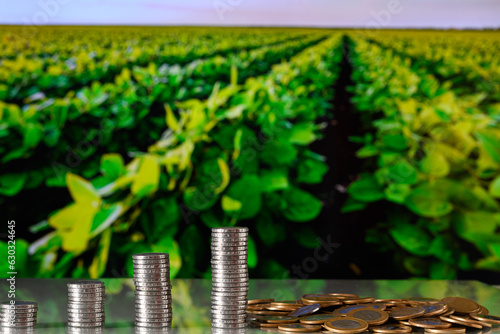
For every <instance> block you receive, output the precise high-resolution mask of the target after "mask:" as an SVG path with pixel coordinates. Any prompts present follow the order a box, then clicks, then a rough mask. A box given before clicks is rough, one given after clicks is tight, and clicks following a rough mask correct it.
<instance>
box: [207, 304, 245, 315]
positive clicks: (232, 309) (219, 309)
mask: <svg viewBox="0 0 500 334" xmlns="http://www.w3.org/2000/svg"><path fill="white" fill-rule="evenodd" d="M210 311H211V312H212V313H221V314H222V313H227V314H230V313H239V312H242V311H245V312H246V311H247V308H246V306H243V305H233V306H231V305H226V306H221V305H212V306H211V307H210Z"/></svg>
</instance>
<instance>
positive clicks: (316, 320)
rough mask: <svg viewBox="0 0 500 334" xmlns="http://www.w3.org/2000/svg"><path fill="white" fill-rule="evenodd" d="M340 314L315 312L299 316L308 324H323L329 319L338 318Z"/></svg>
mask: <svg viewBox="0 0 500 334" xmlns="http://www.w3.org/2000/svg"><path fill="white" fill-rule="evenodd" d="M337 317H338V316H336V315H333V314H313V315H309V316H306V317H301V318H299V321H300V322H301V323H302V324H308V325H322V324H324V323H325V322H327V321H330V320H333V319H334V318H337Z"/></svg>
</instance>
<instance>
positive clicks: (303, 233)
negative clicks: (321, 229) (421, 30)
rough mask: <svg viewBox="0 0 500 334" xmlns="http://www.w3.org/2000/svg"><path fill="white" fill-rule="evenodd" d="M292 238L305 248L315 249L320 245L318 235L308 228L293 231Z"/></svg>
mask: <svg viewBox="0 0 500 334" xmlns="http://www.w3.org/2000/svg"><path fill="white" fill-rule="evenodd" d="M293 237H294V238H295V239H296V240H297V241H298V242H299V244H300V245H302V246H304V247H306V248H315V247H318V246H319V245H320V243H319V240H318V235H317V234H316V232H315V231H314V230H313V229H311V228H309V227H304V228H300V229H293Z"/></svg>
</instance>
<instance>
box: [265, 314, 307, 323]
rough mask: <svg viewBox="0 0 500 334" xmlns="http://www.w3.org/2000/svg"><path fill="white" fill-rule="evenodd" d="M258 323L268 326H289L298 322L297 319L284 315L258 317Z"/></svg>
mask: <svg viewBox="0 0 500 334" xmlns="http://www.w3.org/2000/svg"><path fill="white" fill-rule="evenodd" d="M259 321H260V322H265V323H268V324H290V323H294V322H297V321H299V318H297V317H289V316H286V315H282V316H266V317H260V318H259Z"/></svg>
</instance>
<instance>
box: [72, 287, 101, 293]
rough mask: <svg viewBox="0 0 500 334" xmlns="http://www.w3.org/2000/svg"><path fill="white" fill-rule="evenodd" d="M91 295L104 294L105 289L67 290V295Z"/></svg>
mask: <svg viewBox="0 0 500 334" xmlns="http://www.w3.org/2000/svg"><path fill="white" fill-rule="evenodd" d="M91 293H98V294H105V293H106V289H104V288H91V289H70V288H68V294H91Z"/></svg>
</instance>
